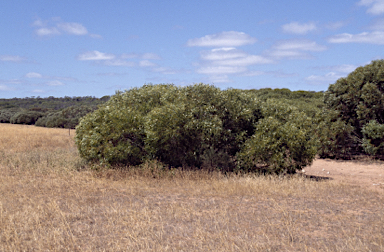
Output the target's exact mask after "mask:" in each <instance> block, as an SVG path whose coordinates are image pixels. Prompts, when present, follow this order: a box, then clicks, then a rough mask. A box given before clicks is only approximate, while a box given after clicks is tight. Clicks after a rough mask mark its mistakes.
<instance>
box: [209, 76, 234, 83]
mask: <svg viewBox="0 0 384 252" xmlns="http://www.w3.org/2000/svg"><path fill="white" fill-rule="evenodd" d="M209 80H210V82H213V83H226V82H231V80H230V79H229V77H228V75H218V76H216V75H213V76H209Z"/></svg>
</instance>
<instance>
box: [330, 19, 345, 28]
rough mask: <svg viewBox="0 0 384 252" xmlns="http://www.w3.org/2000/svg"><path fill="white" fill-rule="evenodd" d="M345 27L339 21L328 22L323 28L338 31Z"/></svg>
mask: <svg viewBox="0 0 384 252" xmlns="http://www.w3.org/2000/svg"><path fill="white" fill-rule="evenodd" d="M344 25H345V22H342V21H339V22H330V23H328V24H326V25H325V28H327V29H330V30H337V29H340V28H341V27H343V26H344Z"/></svg>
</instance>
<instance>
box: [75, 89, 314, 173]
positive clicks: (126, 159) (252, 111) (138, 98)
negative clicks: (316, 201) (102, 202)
mask: <svg viewBox="0 0 384 252" xmlns="http://www.w3.org/2000/svg"><path fill="white" fill-rule="evenodd" d="M312 124H313V120H312V119H311V118H310V117H308V116H307V115H306V114H305V113H304V112H301V111H299V110H298V109H297V108H295V107H293V106H288V105H287V104H285V103H282V102H277V101H275V100H273V101H269V102H267V103H265V104H261V103H260V102H259V100H258V99H257V98H255V96H254V95H252V94H251V93H250V92H244V91H241V90H236V89H228V90H224V91H222V90H220V89H218V88H216V87H213V86H210V85H204V84H196V85H193V86H187V87H176V86H174V85H145V86H143V87H141V88H133V89H131V90H129V91H126V92H124V93H120V92H119V93H117V94H116V95H114V96H112V97H111V99H110V100H109V101H108V102H107V103H105V104H104V105H102V106H100V107H99V109H98V110H96V111H94V112H92V113H90V114H88V115H86V116H85V117H84V118H83V119H82V120H81V121H80V123H79V125H78V126H77V127H76V144H77V146H78V149H79V153H80V155H81V156H82V157H83V158H85V159H87V160H89V161H93V162H100V163H106V164H116V163H123V164H127V165H137V164H140V163H143V162H145V161H151V160H158V161H160V162H162V163H163V164H166V165H168V166H169V167H197V168H202V169H221V170H225V171H233V170H236V169H246V170H253V171H261V170H260V169H259V167H260V165H261V166H263V170H262V171H263V172H265V171H267V170H268V172H275V173H280V172H288V173H292V172H294V171H295V169H300V168H301V167H303V166H305V165H307V164H309V163H310V162H311V161H312V159H313V158H314V155H315V153H316V147H317V145H316V139H315V137H313V134H311V133H312V132H311V127H312V126H313V125H312ZM267 129H268V130H267ZM311 145H312V147H311ZM248 154H249V155H250V157H249V158H247V156H248ZM268 155H269V156H268Z"/></svg>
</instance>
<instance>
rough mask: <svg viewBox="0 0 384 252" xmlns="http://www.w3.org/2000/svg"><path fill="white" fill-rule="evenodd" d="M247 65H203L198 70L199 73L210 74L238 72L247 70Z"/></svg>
mask: <svg viewBox="0 0 384 252" xmlns="http://www.w3.org/2000/svg"><path fill="white" fill-rule="evenodd" d="M247 70H248V69H247V68H246V67H238V66H203V67H200V68H199V69H198V70H197V73H200V74H208V75H215V76H217V75H225V74H238V73H245V72H247Z"/></svg>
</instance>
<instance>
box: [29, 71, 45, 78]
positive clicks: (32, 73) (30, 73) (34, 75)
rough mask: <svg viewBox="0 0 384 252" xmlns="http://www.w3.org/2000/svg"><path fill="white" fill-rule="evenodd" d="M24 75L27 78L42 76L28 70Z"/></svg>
mask: <svg viewBox="0 0 384 252" xmlns="http://www.w3.org/2000/svg"><path fill="white" fill-rule="evenodd" d="M25 77H27V78H42V77H43V76H42V75H41V74H39V73H35V72H29V73H27V74H26V75H25Z"/></svg>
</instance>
